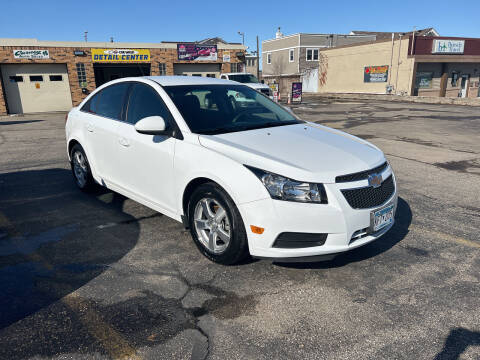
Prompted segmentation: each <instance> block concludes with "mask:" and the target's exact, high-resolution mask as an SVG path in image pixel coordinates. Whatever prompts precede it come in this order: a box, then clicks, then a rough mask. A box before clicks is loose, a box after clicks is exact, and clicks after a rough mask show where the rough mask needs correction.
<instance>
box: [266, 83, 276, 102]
mask: <svg viewBox="0 0 480 360" xmlns="http://www.w3.org/2000/svg"><path fill="white" fill-rule="evenodd" d="M268 86H270V90H272V93H273V101H275V102H278V94H279V92H278V84H276V83H274V84H270V85H268Z"/></svg>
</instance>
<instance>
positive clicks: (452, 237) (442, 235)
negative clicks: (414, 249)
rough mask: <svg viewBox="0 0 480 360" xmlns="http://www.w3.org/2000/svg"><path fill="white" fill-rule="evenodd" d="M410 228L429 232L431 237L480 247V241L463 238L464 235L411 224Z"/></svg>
mask: <svg viewBox="0 0 480 360" xmlns="http://www.w3.org/2000/svg"><path fill="white" fill-rule="evenodd" d="M409 230H413V231H417V232H422V233H427V234H429V235H430V236H431V237H434V238H437V239H441V240H446V241H450V242H454V243H457V244H459V245H463V246H468V247H472V248H476V249H480V243H478V242H475V241H473V240H469V239H465V238H462V237H458V236H455V235H450V234H445V233H443V232H439V231H435V230H430V229H426V228H424V227H419V226H413V225H411V226H410V227H409Z"/></svg>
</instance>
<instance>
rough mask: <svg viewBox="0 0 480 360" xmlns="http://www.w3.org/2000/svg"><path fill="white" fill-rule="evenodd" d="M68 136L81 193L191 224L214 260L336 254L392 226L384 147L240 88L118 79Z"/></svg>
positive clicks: (224, 83)
mask: <svg viewBox="0 0 480 360" xmlns="http://www.w3.org/2000/svg"><path fill="white" fill-rule="evenodd" d="M240 100H241V101H240ZM246 100H248V101H246ZM66 137H67V145H68V156H69V159H70V161H71V166H72V173H73V176H74V178H75V181H76V184H77V185H78V187H79V188H80V189H82V190H85V191H88V190H90V189H91V188H92V187H93V186H95V184H101V185H102V186H105V187H107V188H109V189H111V190H113V191H115V192H118V193H121V194H123V195H125V196H127V197H129V198H131V199H134V200H135V201H138V202H140V203H142V204H144V205H145V206H148V207H150V208H152V209H154V210H156V211H159V212H161V213H162V214H165V215H167V216H169V217H171V218H173V219H175V220H177V221H181V222H183V224H184V225H185V227H187V228H189V229H190V232H191V235H192V238H193V241H194V243H195V244H196V246H197V247H198V249H199V250H200V252H201V253H202V254H204V255H205V256H206V257H207V258H209V259H210V260H212V261H215V262H218V263H222V264H233V263H236V262H238V261H241V260H242V259H243V258H244V257H245V256H247V255H249V254H250V255H251V256H253V257H259V258H273V259H276V260H277V261H300V260H305V259H306V260H316V259H318V258H320V257H323V258H328V257H330V258H331V257H333V256H334V255H335V254H337V253H339V252H343V251H347V250H350V249H353V248H356V247H359V246H362V245H365V244H367V243H369V242H371V241H373V240H375V239H377V238H379V237H380V236H382V235H383V234H385V233H386V232H387V231H388V230H389V229H390V228H391V227H392V225H393V222H394V215H395V210H396V206H397V189H396V183H395V176H394V174H393V172H392V168H391V167H390V165H389V163H388V162H387V160H386V159H385V156H384V154H383V153H382V151H380V150H379V149H378V148H377V147H376V146H374V145H372V144H370V143H368V142H367V141H364V140H362V139H359V138H357V137H355V136H352V135H349V134H346V133H344V132H341V131H338V130H334V129H331V128H328V127H325V126H322V125H319V124H316V123H312V122H307V121H302V120H300V119H299V118H297V117H296V116H295V115H294V114H292V113H291V112H290V111H289V110H288V109H287V108H284V107H283V106H281V105H279V104H277V103H275V102H273V101H272V100H270V99H269V98H268V97H266V96H265V95H262V94H261V93H259V92H257V91H255V90H254V89H252V88H250V87H248V86H245V85H241V84H239V83H236V82H232V81H228V80H219V79H211V78H203V77H185V76H161V77H160V76H159V77H156V76H152V77H143V78H125V79H119V80H114V81H111V82H109V83H107V84H105V85H103V86H101V87H99V88H98V89H97V90H95V91H94V92H93V93H92V94H90V95H89V96H88V97H87V98H86V99H85V100H84V101H83V102H82V103H81V104H80V105H79V106H77V107H75V108H73V109H72V110H71V111H70V113H69V114H68V116H67V122H66Z"/></svg>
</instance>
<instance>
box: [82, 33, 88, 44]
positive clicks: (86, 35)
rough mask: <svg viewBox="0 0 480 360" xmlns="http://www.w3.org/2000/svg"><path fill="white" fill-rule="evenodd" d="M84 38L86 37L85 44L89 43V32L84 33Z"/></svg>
mask: <svg viewBox="0 0 480 360" xmlns="http://www.w3.org/2000/svg"><path fill="white" fill-rule="evenodd" d="M83 37H84V39H85V42H87V41H88V31H85V32H84V33H83Z"/></svg>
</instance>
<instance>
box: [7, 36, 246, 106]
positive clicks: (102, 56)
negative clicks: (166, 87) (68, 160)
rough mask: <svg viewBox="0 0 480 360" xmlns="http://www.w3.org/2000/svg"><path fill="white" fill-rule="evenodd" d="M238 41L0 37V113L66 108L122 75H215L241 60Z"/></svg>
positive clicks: (227, 69) (240, 62)
mask: <svg viewBox="0 0 480 360" xmlns="http://www.w3.org/2000/svg"><path fill="white" fill-rule="evenodd" d="M244 54H245V47H244V46H243V45H241V44H233V43H226V42H223V41H218V42H217V43H215V44H214V43H212V41H209V42H208V43H205V44H201V43H200V42H198V43H192V42H184V43H182V42H162V43H112V42H60V41H38V40H36V39H0V75H1V76H0V80H1V81H0V115H5V114H7V113H10V114H15V113H34V112H44V111H65V110H69V109H70V108H71V107H72V105H73V106H75V105H77V104H79V103H80V102H81V101H82V100H83V99H84V98H85V97H86V96H87V95H88V93H90V92H91V91H93V90H94V89H95V88H96V87H97V86H100V85H102V84H103V83H105V82H107V81H110V80H113V79H117V78H120V77H126V76H142V75H190V76H208V77H219V75H220V73H222V72H231V71H236V70H237V69H238V67H240V66H241V65H239V64H243V63H244V61H245V57H244Z"/></svg>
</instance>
